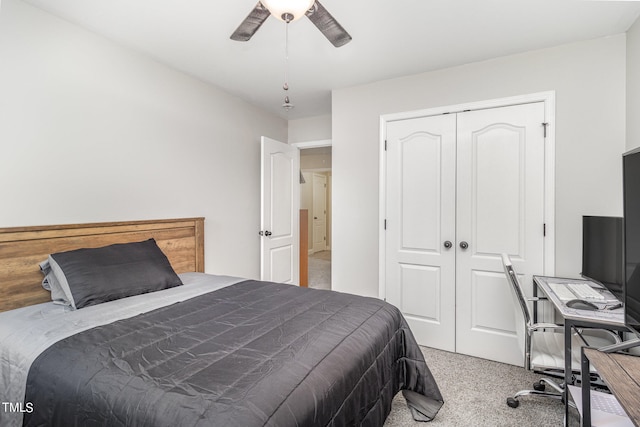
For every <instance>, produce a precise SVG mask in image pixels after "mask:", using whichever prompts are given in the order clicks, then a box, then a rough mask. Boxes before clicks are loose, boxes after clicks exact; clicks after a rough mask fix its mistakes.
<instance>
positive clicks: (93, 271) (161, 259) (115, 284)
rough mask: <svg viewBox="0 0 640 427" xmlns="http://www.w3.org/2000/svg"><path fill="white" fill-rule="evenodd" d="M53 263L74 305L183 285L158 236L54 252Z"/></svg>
mask: <svg viewBox="0 0 640 427" xmlns="http://www.w3.org/2000/svg"><path fill="white" fill-rule="evenodd" d="M49 264H50V266H51V270H52V272H53V274H55V277H56V279H57V280H58V282H59V283H60V285H61V287H62V289H64V290H65V291H66V292H65V293H66V294H67V296H68V297H69V299H70V301H69V303H70V305H71V306H72V307H74V308H82V307H87V306H90V305H96V304H100V303H103V302H107V301H113V300H117V299H120V298H124V297H130V296H133V295H140V294H145V293H148V292H154V291H160V290H162V289H168V288H173V287H174V286H179V285H182V281H180V278H179V277H178V275H177V274H176V272H175V271H173V268H172V267H171V264H169V260H168V259H167V257H166V255H165V254H164V253H163V252H162V250H161V249H160V248H159V247H158V245H157V244H156V241H155V240H154V239H149V240H146V241H143V242H135V243H121V244H115V245H110V246H105V247H102V248H95V249H77V250H74V251H68V252H60V253H56V254H51V255H49Z"/></svg>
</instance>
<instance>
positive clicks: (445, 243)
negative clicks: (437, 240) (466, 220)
mask: <svg viewBox="0 0 640 427" xmlns="http://www.w3.org/2000/svg"><path fill="white" fill-rule="evenodd" d="M451 246H453V244H452V243H451V242H450V241H448V240H447V241H446V242H444V247H445V248H447V249H451Z"/></svg>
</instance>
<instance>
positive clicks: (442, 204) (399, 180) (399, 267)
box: [385, 115, 456, 351]
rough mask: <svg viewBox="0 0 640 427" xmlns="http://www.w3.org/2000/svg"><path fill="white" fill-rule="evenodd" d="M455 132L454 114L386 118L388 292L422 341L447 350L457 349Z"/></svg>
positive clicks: (388, 297) (390, 298)
mask: <svg viewBox="0 0 640 427" xmlns="http://www.w3.org/2000/svg"><path fill="white" fill-rule="evenodd" d="M455 137H456V117H455V115H440V116H433V117H423V118H417V119H411V120H401V121H396V122H390V123H388V126H387V159H386V167H387V170H386V176H387V188H386V194H387V202H386V228H387V231H386V233H387V234H386V267H385V271H386V291H385V293H386V299H387V301H389V302H390V303H391V304H393V305H395V306H396V307H398V308H400V310H401V311H402V312H403V314H404V316H405V318H406V319H407V322H408V323H409V325H410V327H411V330H412V331H413V334H414V335H415V336H416V339H417V341H418V343H420V344H422V345H428V346H430V347H436V348H440V349H443V350H448V351H455V248H454V247H452V245H453V244H454V242H455V239H456V236H455V203H456V201H455V161H456V152H455V149H456V141H455ZM446 242H449V243H450V245H449V244H446ZM447 246H449V247H447Z"/></svg>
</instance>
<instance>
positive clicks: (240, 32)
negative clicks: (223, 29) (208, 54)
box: [231, 2, 271, 42]
mask: <svg viewBox="0 0 640 427" xmlns="http://www.w3.org/2000/svg"><path fill="white" fill-rule="evenodd" d="M270 15H271V12H269V9H267V8H266V7H264V6H263V5H262V3H260V2H258V4H257V5H256V7H254V8H253V10H252V11H251V13H249V15H247V17H246V18H244V21H242V23H241V24H240V25H239V26H238V28H236V30H235V31H234V32H233V34H231V40H236V41H239V42H246V41H247V40H249V39H250V38H251V37H253V35H254V34H255V33H256V31H258V28H260V26H261V25H262V24H263V23H264V21H266V20H267V18H268V17H269V16H270Z"/></svg>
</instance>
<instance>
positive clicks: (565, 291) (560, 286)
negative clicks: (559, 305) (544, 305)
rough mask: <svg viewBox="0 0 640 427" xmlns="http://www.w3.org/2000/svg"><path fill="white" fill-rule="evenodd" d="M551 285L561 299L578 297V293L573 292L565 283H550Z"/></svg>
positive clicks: (566, 299) (567, 299)
mask: <svg viewBox="0 0 640 427" xmlns="http://www.w3.org/2000/svg"><path fill="white" fill-rule="evenodd" d="M549 287H550V288H551V290H552V291H553V293H554V294H556V296H557V297H558V298H560V300H561V301H569V300H572V299H576V294H574V293H573V292H571V289H569V288H568V287H567V285H566V284H565V283H549Z"/></svg>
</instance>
